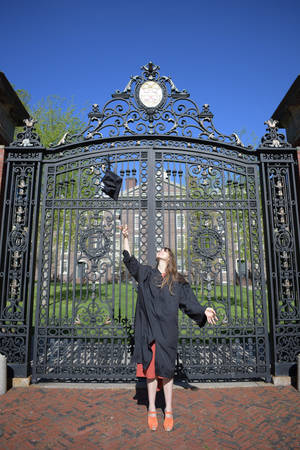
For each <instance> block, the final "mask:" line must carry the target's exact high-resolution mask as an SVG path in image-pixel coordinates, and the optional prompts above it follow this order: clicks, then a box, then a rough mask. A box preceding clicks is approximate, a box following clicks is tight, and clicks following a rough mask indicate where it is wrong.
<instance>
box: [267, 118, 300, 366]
mask: <svg viewBox="0 0 300 450" xmlns="http://www.w3.org/2000/svg"><path fill="white" fill-rule="evenodd" d="M266 124H267V125H268V130H267V134H266V136H264V137H263V138H262V143H261V145H260V151H261V154H260V156H261V162H262V168H261V170H262V183H263V184H262V194H263V209H264V212H265V239H266V250H267V253H266V263H267V269H268V282H269V283H268V285H269V305H270V322H271V337H272V341H271V350H272V366H273V373H274V374H275V375H292V374H293V373H294V372H295V370H296V356H297V354H298V353H299V352H300V298H299V294H300V293H299V285H300V266H299V264H300V259H299V252H300V240H299V206H298V202H297V184H298V183H299V180H298V179H297V172H298V170H297V158H296V152H295V149H292V148H291V146H290V144H288V143H287V142H286V141H285V138H284V136H283V135H280V134H278V132H277V123H276V121H273V120H269V121H267V122H266ZM267 150H268V151H267Z"/></svg>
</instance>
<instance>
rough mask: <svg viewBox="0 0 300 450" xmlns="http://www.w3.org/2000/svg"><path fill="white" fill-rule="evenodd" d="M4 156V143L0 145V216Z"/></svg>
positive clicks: (0, 209)
mask: <svg viewBox="0 0 300 450" xmlns="http://www.w3.org/2000/svg"><path fill="white" fill-rule="evenodd" d="M4 158H5V148H4V145H0V216H2V204H3V193H4V192H3V191H4V181H5V180H4Z"/></svg>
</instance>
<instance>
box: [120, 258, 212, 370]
mask: <svg viewBox="0 0 300 450" xmlns="http://www.w3.org/2000/svg"><path fill="white" fill-rule="evenodd" d="M123 261H124V263H125V265H126V267H127V269H128V271H129V273H130V274H131V275H132V276H133V277H134V278H135V280H136V281H137V282H138V297H137V303H136V309H135V319H134V341H135V342H134V353H133V361H134V362H136V363H141V364H142V365H143V369H144V370H146V369H147V367H148V366H149V364H150V362H151V359H152V350H151V348H150V344H151V343H152V342H153V341H155V345H156V352H155V374H156V376H160V377H166V378H173V376H174V371H175V361H176V355H177V343H178V308H180V309H181V310H182V311H183V312H184V313H186V314H187V315H188V316H189V317H190V318H191V319H193V320H195V321H196V323H197V324H198V325H199V326H200V327H203V326H204V325H205V323H206V320H207V319H206V315H205V313H204V312H205V309H206V308H204V307H203V306H201V305H200V303H199V302H198V300H197V298H196V296H195V294H194V292H193V290H192V288H191V286H190V285H189V283H187V282H185V283H179V282H174V283H173V288H172V291H173V294H171V293H170V291H169V287H168V285H166V286H164V287H163V288H161V287H160V285H161V283H162V275H161V273H160V271H159V270H158V269H156V268H152V267H151V266H148V265H145V264H140V263H139V262H138V260H137V259H136V258H135V257H134V256H133V255H132V256H130V255H129V253H128V252H127V251H126V250H124V251H123Z"/></svg>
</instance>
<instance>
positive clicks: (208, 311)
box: [204, 308, 218, 325]
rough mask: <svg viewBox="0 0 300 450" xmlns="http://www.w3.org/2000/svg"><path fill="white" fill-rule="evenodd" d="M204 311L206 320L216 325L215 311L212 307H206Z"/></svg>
mask: <svg viewBox="0 0 300 450" xmlns="http://www.w3.org/2000/svg"><path fill="white" fill-rule="evenodd" d="M204 313H205V315H206V317H207V322H208V323H211V324H213V325H216V323H217V321H218V318H217V314H216V311H215V310H214V309H213V308H206V310H205V311H204Z"/></svg>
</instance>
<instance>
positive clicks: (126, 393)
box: [0, 385, 300, 450]
mask: <svg viewBox="0 0 300 450" xmlns="http://www.w3.org/2000/svg"><path fill="white" fill-rule="evenodd" d="M157 407H158V419H159V429H158V430H157V431H156V432H151V431H150V430H148V428H147V392H146V391H145V390H143V389H137V390H133V389H104V390H100V389H99V390H95V389H76V388H74V389H62V388H52V389H46V388H40V387H36V386H30V387H29V388H21V387H20V388H13V389H11V390H9V391H8V392H7V393H6V394H5V395H3V396H1V403H0V429H2V430H3V435H2V437H0V449H1V450H2V449H5V450H10V449H12V450H17V449H19V448H22V449H38V450H43V449H44V450H48V449H51V450H52V449H55V450H60V449H74V450H76V449H80V450H85V449H88V450H93V449H97V450H99V449H104V450H105V449H110V450H114V449H120V448H122V449H129V448H130V449H138V450H141V449H142V450H143V449H145V450H147V449H151V450H153V449H174V448H175V449H176V450H185V449H189V450H191V449H192V450H193V449H214V450H215V449H220V450H221V449H222V450H223V449H242V450H247V449H249V450H250V449H251V450H252V449H253V450H254V449H258V450H260V449H263V450H267V449H280V450H281V449H297V448H300V439H299V436H300V394H299V393H298V392H297V391H296V390H295V389H294V388H293V387H291V386H285V387H282V386H274V385H266V386H265V387H261V386H260V387H237V388H235V389H226V388H223V387H222V388H216V389H195V390H191V389H185V390H183V389H181V390H180V389H176V390H174V418H175V427H174V430H173V431H172V432H171V433H166V432H165V431H164V430H163V408H164V398H163V394H162V392H160V393H158V395H157Z"/></svg>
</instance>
